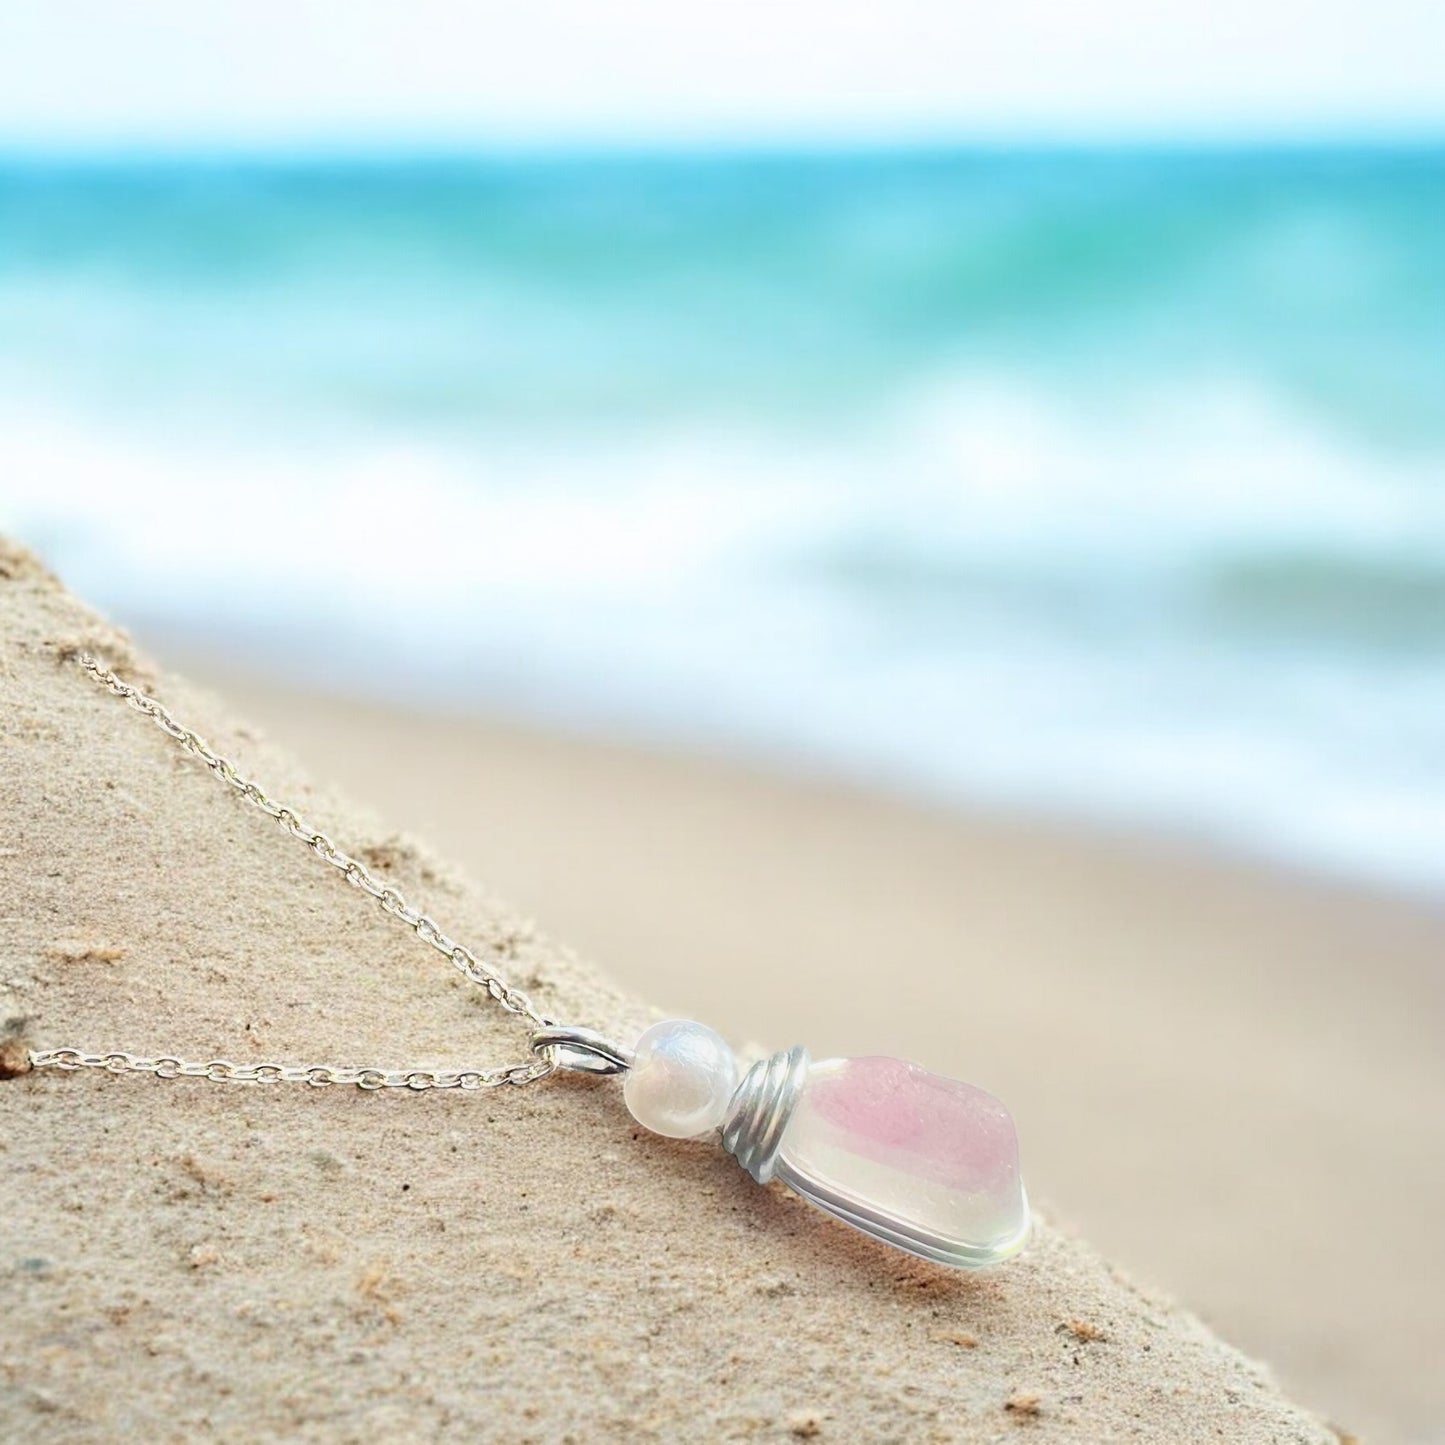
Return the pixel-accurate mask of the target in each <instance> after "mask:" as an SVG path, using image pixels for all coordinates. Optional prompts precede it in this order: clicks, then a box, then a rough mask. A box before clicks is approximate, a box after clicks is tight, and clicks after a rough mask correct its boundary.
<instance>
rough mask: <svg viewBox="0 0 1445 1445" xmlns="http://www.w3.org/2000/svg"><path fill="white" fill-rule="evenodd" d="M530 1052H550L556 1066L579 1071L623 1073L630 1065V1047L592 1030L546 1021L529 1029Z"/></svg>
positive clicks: (631, 1057) (587, 1072)
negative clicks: (545, 1023)
mask: <svg viewBox="0 0 1445 1445" xmlns="http://www.w3.org/2000/svg"><path fill="white" fill-rule="evenodd" d="M531 1043H532V1052H533V1053H534V1054H545V1053H547V1052H548V1051H549V1050H550V1051H551V1054H552V1057H553V1059H554V1060H555V1061H556V1064H557V1067H558V1068H559V1069H569V1070H571V1071H572V1072H573V1073H579V1074H625V1073H626V1072H627V1070H628V1069H630V1068H631V1067H632V1061H633V1057H634V1056H633V1053H632V1050H631V1049H628V1048H624V1047H623V1046H622V1045H621V1044H618V1043H614V1042H613V1041H612V1040H611V1039H609V1038H607V1037H606V1036H605V1035H603V1034H600V1033H598V1032H597V1030H596V1029H584V1028H574V1027H572V1026H570V1025H566V1024H548V1025H547V1026H546V1027H545V1028H540V1029H534V1030H533V1032H532V1039H531Z"/></svg>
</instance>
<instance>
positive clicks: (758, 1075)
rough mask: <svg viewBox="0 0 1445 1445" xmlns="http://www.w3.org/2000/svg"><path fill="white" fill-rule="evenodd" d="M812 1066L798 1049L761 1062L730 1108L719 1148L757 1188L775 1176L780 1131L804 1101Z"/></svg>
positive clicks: (734, 1097)
mask: <svg viewBox="0 0 1445 1445" xmlns="http://www.w3.org/2000/svg"><path fill="white" fill-rule="evenodd" d="M811 1062H812V1060H811V1059H810V1058H809V1057H808V1051H807V1049H805V1048H804V1047H803V1046H802V1044H794V1045H793V1047H792V1048H790V1049H782V1050H780V1051H779V1052H778V1053H776V1054H773V1055H772V1056H771V1057H769V1058H766V1059H759V1060H758V1062H757V1063H755V1064H754V1065H753V1066H752V1068H750V1069H749V1070H748V1071H747V1073H746V1074H745V1075H744V1076H743V1081H742V1083H741V1084H739V1085H738V1087H737V1090H736V1092H735V1093H734V1094H733V1098H732V1103H731V1104H729V1105H728V1116H727V1120H726V1122H725V1123H724V1124H723V1131H722V1146H723V1148H724V1149H726V1150H727V1152H728V1153H729V1154H731V1155H732V1156H733V1158H734V1159H736V1160H737V1161H738V1163H739V1164H741V1165H742V1166H743V1168H744V1169H746V1170H747V1171H748V1173H749V1174H751V1175H752V1176H753V1178H754V1179H755V1180H757V1182H758V1183H759V1184H766V1183H767V1182H768V1180H769V1179H771V1178H772V1177H773V1170H774V1169H775V1168H776V1167H777V1159H778V1150H779V1149H781V1148H782V1145H783V1131H784V1130H785V1129H786V1128H787V1127H788V1120H789V1119H790V1118H791V1117H792V1114H793V1109H794V1108H795V1107H796V1105H797V1102H798V1100H799V1098H801V1097H802V1093H803V1085H804V1084H805V1083H806V1082H807V1079H808V1066H809V1064H810V1063H811Z"/></svg>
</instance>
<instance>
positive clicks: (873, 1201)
mask: <svg viewBox="0 0 1445 1445" xmlns="http://www.w3.org/2000/svg"><path fill="white" fill-rule="evenodd" d="M75 661H76V662H77V664H78V665H79V666H80V667H82V668H84V670H85V671H86V672H87V673H89V674H90V676H91V677H92V678H94V680H95V681H96V682H97V683H98V684H99V685H100V686H101V687H103V688H105V689H106V690H107V691H108V692H110V693H113V694H114V695H115V696H116V697H118V698H120V699H122V700H123V701H125V702H126V703H128V704H129V705H130V706H131V707H132V708H134V709H135V710H136V711H137V712H139V713H141V714H143V715H144V716H146V717H148V718H150V719H151V720H152V721H153V722H154V723H155V724H156V725H157V726H158V727H159V728H161V730H162V731H163V732H165V733H166V734H167V735H168V736H170V737H171V738H173V739H175V741H176V743H177V744H178V745H179V746H180V747H182V748H184V749H185V750H186V751H187V752H189V753H191V754H192V755H193V756H194V757H196V758H198V759H199V760H200V761H201V762H202V763H204V764H205V765H206V767H207V768H209V769H210V771H211V772H212V773H214V774H215V776H216V777H217V778H219V779H220V780H221V781H222V782H223V783H225V784H226V785H227V786H228V787H230V788H232V789H234V790H235V791H236V792H237V793H238V794H240V796H241V797H242V798H244V799H245V800H246V801H247V802H249V803H252V804H254V805H255V806H256V807H258V808H260V809H261V810H262V811H263V812H265V813H267V814H269V815H270V816H271V817H272V818H274V819H275V820H276V821H277V822H278V823H280V824H281V826H282V827H283V828H285V829H286V831H287V832H288V833H290V834H291V835H292V836H293V837H294V838H296V839H297V840H298V841H300V842H301V843H303V844H304V845H305V846H306V847H307V848H308V849H310V851H311V852H312V853H313V854H315V855H316V857H317V858H319V859H320V860H321V861H322V862H323V863H327V864H330V865H331V867H333V868H335V869H336V870H337V871H338V872H339V873H340V874H341V875H342V877H344V878H345V879H346V881H347V882H348V883H350V884H351V885H352V887H354V888H356V889H357V890H358V891H359V892H361V893H364V894H367V895H368V896H369V897H371V898H373V899H374V900H375V901H376V903H377V904H378V906H379V907H380V908H381V909H382V910H383V911H384V912H385V913H388V914H390V915H391V916H392V917H393V918H395V919H397V920H398V921H399V922H401V923H403V924H404V925H405V926H406V927H407V928H409V929H410V930H411V931H412V932H413V933H415V934H416V936H417V937H418V938H419V939H420V940H421V941H422V942H423V943H426V944H429V945H430V946H431V947H432V948H434V949H436V950H437V951H438V952H439V953H440V954H442V955H443V956H444V957H445V958H447V959H448V960H449V961H450V963H451V964H452V966H453V967H455V968H456V969H458V970H459V971H460V972H461V974H462V975H463V977H465V978H466V979H467V980H468V981H469V982H471V983H473V984H476V985H477V986H478V987H480V988H483V989H485V990H486V992H487V994H488V996H489V997H490V998H491V999H492V1001H493V1002H494V1003H495V1004H496V1005H497V1006H498V1007H499V1008H501V1009H504V1010H506V1011H507V1012H508V1013H510V1014H514V1015H516V1016H517V1018H518V1019H519V1020H520V1021H522V1022H523V1023H524V1024H525V1025H526V1026H527V1030H528V1045H529V1048H528V1056H527V1057H526V1058H525V1059H522V1060H520V1061H518V1062H515V1063H510V1064H503V1065H498V1066H495V1067H491V1068H485V1069H394V1068H358V1067H355V1066H353V1065H338V1064H276V1063H255V1064H236V1063H231V1062H230V1061H228V1060H225V1059H211V1060H205V1061H201V1060H184V1059H179V1058H175V1057H172V1056H170V1055H160V1056H155V1057H152V1056H145V1055H139V1054H130V1053H116V1052H112V1053H88V1052H85V1051H84V1050H81V1049H77V1048H57V1049H37V1050H31V1051H29V1054H28V1060H29V1064H30V1066H31V1067H32V1068H34V1069H65V1070H76V1069H100V1070H104V1071H106V1072H108V1073H112V1074H130V1073H138V1074H152V1075H154V1076H155V1077H157V1078H162V1079H176V1078H191V1079H209V1080H212V1081H215V1082H218V1083H241V1084H272V1083H303V1084H310V1085H312V1086H314V1087H317V1088H321V1087H325V1086H327V1085H331V1084H351V1085H355V1086H356V1087H357V1088H360V1089H366V1090H376V1089H410V1090H412V1091H414V1092H422V1091H424V1090H427V1089H466V1090H475V1089H490V1088H499V1087H502V1086H505V1085H509V1086H512V1087H521V1086H524V1085H530V1084H536V1083H540V1082H542V1081H543V1080H545V1079H547V1078H549V1077H551V1076H552V1075H553V1074H555V1073H556V1072H557V1071H559V1070H571V1071H580V1072H584V1073H591V1074H600V1075H621V1076H622V1080H623V1084H622V1091H623V1098H624V1100H625V1102H626V1105H627V1108H628V1109H629V1111H630V1112H631V1113H632V1116H633V1117H634V1118H635V1119H636V1120H637V1122H638V1123H639V1124H641V1125H643V1126H644V1127H645V1128H647V1129H650V1130H651V1131H653V1132H654V1133H657V1134H663V1135H666V1136H668V1137H670V1138H677V1139H693V1138H701V1137H704V1136H712V1135H718V1134H719V1133H720V1138H721V1143H722V1147H723V1148H724V1149H725V1150H726V1151H727V1152H728V1153H729V1154H731V1155H733V1157H734V1158H736V1159H737V1161H738V1163H739V1164H740V1165H741V1166H742V1167H743V1168H744V1169H745V1170H747V1172H748V1173H749V1174H750V1175H751V1176H752V1177H753V1178H754V1179H755V1180H756V1181H757V1182H758V1183H760V1184H766V1183H767V1182H768V1181H769V1180H771V1179H774V1178H776V1179H779V1180H781V1181H782V1182H783V1183H785V1184H787V1185H788V1186H789V1187H790V1188H791V1189H792V1190H793V1191H794V1192H795V1193H797V1194H799V1195H801V1196H802V1197H803V1198H804V1199H806V1200H807V1201H808V1202H809V1203H811V1204H814V1205H817V1206H818V1208H820V1209H822V1210H824V1211H826V1212H827V1213H829V1214H831V1215H833V1216H835V1217H836V1218H838V1219H840V1220H842V1221H843V1222H844V1223H846V1224H850V1225H852V1226H853V1227H854V1228H855V1229H859V1230H862V1231H863V1232H864V1233H865V1234H867V1235H870V1236H871V1237H872V1238H874V1239H877V1240H881V1241H882V1242H884V1243H886V1244H891V1245H894V1246H896V1247H897V1248H899V1249H903V1250H906V1251H908V1252H909V1253H910V1254H915V1255H918V1256H919V1257H921V1258H923V1259H928V1260H933V1261H935V1262H936V1263H939V1264H945V1265H951V1266H954V1267H956V1268H978V1267H981V1266H983V1265H990V1264H997V1263H999V1262H1000V1261H1002V1260H1005V1259H1007V1258H1008V1257H1009V1256H1010V1255H1013V1254H1016V1253H1018V1251H1019V1250H1020V1249H1022V1248H1023V1246H1024V1244H1025V1242H1026V1241H1027V1238H1028V1234H1029V1207H1028V1200H1027V1197H1026V1195H1025V1192H1024V1187H1023V1181H1022V1178H1021V1176H1020V1173H1019V1159H1018V1137H1017V1134H1016V1132H1015V1129H1014V1123H1013V1119H1012V1118H1011V1117H1010V1115H1009V1113H1008V1110H1007V1109H1005V1108H1004V1106H1003V1105H1002V1104H1001V1103H999V1101H998V1100H997V1099H995V1098H994V1097H993V1096H992V1095H991V1094H988V1093H985V1092H984V1091H983V1090H982V1089H979V1088H975V1087H974V1086H973V1085H972V1084H965V1083H962V1082H960V1081H958V1080H955V1079H949V1078H945V1077H943V1076H942V1075H939V1074H934V1073H930V1072H929V1071H928V1070H926V1069H923V1068H920V1067H919V1066H918V1065H916V1064H910V1063H905V1062H903V1061H902V1060H900V1059H890V1058H879V1057H870V1058H853V1059H826V1060H821V1061H818V1062H814V1061H813V1060H812V1059H811V1058H810V1057H809V1055H808V1051H807V1050H806V1049H805V1048H803V1047H802V1045H796V1046H794V1047H793V1048H791V1049H784V1050H781V1051H780V1052H778V1053H775V1054H773V1055H772V1056H771V1057H770V1058H766V1059H762V1060H759V1061H758V1062H757V1063H755V1064H753V1065H752V1067H751V1068H750V1069H748V1071H747V1072H746V1074H744V1075H743V1076H742V1078H741V1080H739V1077H738V1075H739V1068H738V1063H737V1060H736V1059H735V1058H734V1056H733V1052H732V1050H731V1049H730V1048H729V1047H728V1045H727V1043H726V1041H725V1040H724V1039H723V1038H722V1037H721V1036H720V1035H719V1034H717V1033H716V1032H714V1031H713V1030H712V1029H710V1028H708V1027H707V1026H706V1025H704V1024H700V1023H694V1022H693V1021H691V1020H688V1019H667V1020H664V1021H663V1022H661V1023H657V1024H653V1025H652V1027H651V1028H649V1029H647V1030H646V1031H645V1032H644V1033H643V1034H642V1036H641V1038H639V1039H638V1040H637V1041H636V1043H635V1044H634V1045H633V1046H632V1047H630V1048H628V1047H625V1046H623V1045H621V1044H618V1043H616V1042H614V1041H613V1040H611V1039H609V1038H607V1037H606V1036H605V1035H603V1034H601V1033H599V1032H598V1031H597V1030H595V1029H590V1028H583V1027H578V1026H573V1025H564V1024H560V1023H558V1022H557V1021H556V1020H554V1019H551V1018H549V1017H548V1016H547V1015H546V1014H544V1013H543V1012H541V1011H540V1010H539V1009H538V1008H537V1006H536V1005H535V1004H534V1003H533V1002H532V1000H531V999H530V998H529V997H528V996H527V995H526V994H525V993H524V992H522V990H520V989H517V988H514V987H513V986H512V985H511V984H509V983H508V982H507V981H506V979H505V978H503V977H502V976H501V974H499V973H498V972H497V971H496V970H495V969H494V968H492V967H491V966H490V964H488V963H487V962H486V961H484V960H483V959H481V958H479V957H478V956H477V955H476V954H475V953H474V952H473V951H472V950H471V949H470V948H468V947H467V946H466V945H465V944H462V943H458V942H457V941H456V940H455V939H453V938H451V937H449V936H448V935H447V934H446V933H445V932H443V931H442V929H441V928H440V927H439V926H438V924H437V923H436V922H434V921H433V920H432V919H431V918H430V917H428V916H427V915H426V914H425V913H422V912H420V911H419V910H417V909H415V908H413V907H412V906H411V905H410V904H409V903H408V902H407V901H406V899H405V898H404V897H403V896H402V895H401V894H400V893H399V892H398V891H397V890H396V889H395V888H392V887H390V886H389V885H387V884H384V883H382V882H380V881H379V880H378V879H377V878H376V876H375V875H374V874H373V873H372V872H371V871H370V870H369V869H368V868H367V867H366V865H365V864H364V863H362V862H360V861H359V860H358V859H356V858H353V857H352V856H351V855H350V854H348V853H346V852H344V851H343V850H342V849H341V848H339V847H337V845H336V844H335V843H334V842H333V841H332V840H331V839H330V838H329V837H327V835H326V834H325V833H322V832H320V831H318V830H317V829H315V828H313V827H312V826H311V825H310V824H309V823H307V822H306V821H305V819H303V818H302V817H301V816H300V814H298V813H297V812H296V810H295V809H294V808H290V807H288V806H287V805H286V804H284V803H280V802H277V801H275V800H274V799H272V798H271V797H270V796H269V795H268V794H267V793H266V792H265V790H264V789H263V788H261V787H260V786H259V784H257V783H255V782H253V781H251V780H250V779H249V778H247V777H245V776H244V775H243V774H242V773H240V772H239V771H238V770H237V768H236V766H235V765H234V764H233V763H232V762H230V761H229V760H228V759H227V758H224V757H222V756H221V755H220V754H219V753H217V752H216V751H214V749H212V748H211V747H210V745H209V744H208V743H207V742H206V741H205V740H204V739H203V738H202V737H200V736H199V734H197V733H195V732H194V731H192V730H191V729H190V728H188V727H186V726H184V725H183V724H182V723H180V722H177V721H176V719H175V718H174V717H173V716H172V715H171V714H170V713H169V712H168V711H167V710H166V709H165V708H164V707H163V706H162V705H161V704H160V703H159V702H157V701H156V699H155V698H153V697H149V696H147V695H146V694H145V693H143V692H142V691H141V690H140V689H139V688H136V687H134V686H132V685H131V684H130V683H127V682H125V681H123V680H122V679H121V678H120V677H118V676H117V675H116V674H115V672H113V671H112V670H111V669H110V668H109V667H108V666H106V664H105V663H103V662H101V661H100V660H99V659H97V658H95V657H93V656H91V655H89V654H88V653H80V654H78V655H77V656H76V658H75Z"/></svg>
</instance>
